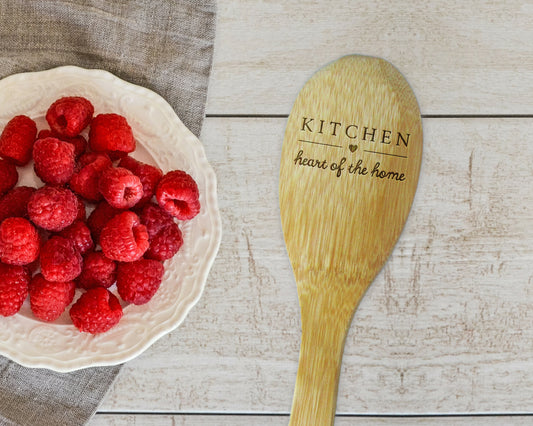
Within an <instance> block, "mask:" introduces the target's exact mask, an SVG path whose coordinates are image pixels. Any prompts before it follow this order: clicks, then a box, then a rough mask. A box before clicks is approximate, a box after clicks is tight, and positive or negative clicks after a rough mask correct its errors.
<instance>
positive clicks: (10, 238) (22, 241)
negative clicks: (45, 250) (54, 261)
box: [0, 217, 40, 265]
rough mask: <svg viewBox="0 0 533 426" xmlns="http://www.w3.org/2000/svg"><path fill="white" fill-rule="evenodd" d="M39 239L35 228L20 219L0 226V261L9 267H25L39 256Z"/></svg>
mask: <svg viewBox="0 0 533 426" xmlns="http://www.w3.org/2000/svg"><path fill="white" fill-rule="evenodd" d="M39 245H40V239H39V234H38V232H37V230H36V229H35V227H34V226H33V225H32V224H31V223H30V222H29V221H28V220H26V219H23V218H21V217H10V218H7V219H6V220H4V221H3V222H2V224H0V260H1V261H2V262H4V263H8V264H10V265H27V264H28V263H32V262H33V261H34V260H35V259H37V257H38V256H39Z"/></svg>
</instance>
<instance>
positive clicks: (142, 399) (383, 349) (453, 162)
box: [100, 118, 533, 414]
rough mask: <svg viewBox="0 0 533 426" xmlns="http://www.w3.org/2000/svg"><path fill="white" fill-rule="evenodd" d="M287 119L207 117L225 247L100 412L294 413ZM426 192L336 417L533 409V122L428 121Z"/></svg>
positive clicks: (365, 328)
mask: <svg viewBox="0 0 533 426" xmlns="http://www.w3.org/2000/svg"><path fill="white" fill-rule="evenodd" d="M285 124H286V119H281V118H280V119H242V118H235V119H229V118H211V119H208V120H207V121H206V124H205V128H204V132H203V135H202V140H203V141H204V145H205V147H206V151H207V155H208V158H209V159H210V161H211V163H212V164H213V166H214V168H215V171H216V173H217V175H218V178H219V194H220V195H219V203H220V208H221V213H222V220H223V229H224V235H223V241H222V245H221V248H220V252H219V256H218V257H217V260H216V261H215V264H214V267H213V270H212V273H211V274H210V276H209V279H208V281H207V287H206V289H205V293H204V295H203V297H202V299H201V300H200V302H199V303H198V305H197V306H196V307H195V308H194V309H193V310H192V311H191V313H190V314H189V316H188V317H187V319H186V320H185V322H184V324H183V325H182V326H181V327H180V328H178V329H177V330H176V331H174V332H172V333H170V334H169V335H168V336H165V337H163V338H162V339H161V340H160V341H158V342H157V343H155V344H154V345H153V346H152V347H151V348H150V349H149V350H147V351H146V352H145V353H144V354H142V355H141V356H140V357H138V358H137V359H134V360H132V361H130V362H128V363H127V364H126V365H125V366H124V368H123V370H122V372H121V373H120V375H119V376H118V378H117V381H116V382H115V384H114V385H113V387H112V388H111V390H110V392H109V394H108V396H107V398H106V399H105V401H104V402H103V404H102V406H101V407H100V410H102V411H106V412H109V411H116V412H165V411H169V412H174V413H176V412H184V413H186V412H199V413H206V412H215V413H216V412H218V413H220V412H227V413H261V412H264V413H282V414H283V413H288V412H289V410H290V404H291V399H292V391H293V386H294V380H295V377H296V369H297V361H298V348H299V337H300V336H299V334H300V323H299V308H298V300H297V293H296V285H295V281H294V278H293V275H292V271H291V269H290V265H289V260H288V257H287V254H286V250H285V246H284V242H283V236H282V231H281V224H280V218H279V207H278V192H277V191H278V190H277V186H278V181H277V175H278V168H279V160H280V155H281V141H282V139H283V133H284V129H285ZM423 128H424V152H423V160H422V170H421V175H420V180H419V186H418V190H417V194H416V196H415V200H414V203H413V207H412V210H411V214H410V216H409V218H408V220H407V224H406V227H405V229H404V231H403V233H402V235H401V236H400V239H399V242H398V244H397V246H396V248H395V249H394V251H393V253H392V256H391V258H390V259H389V261H388V262H387V264H386V266H385V267H384V269H383V270H382V271H381V272H380V274H379V275H378V277H377V278H376V280H375V281H374V283H373V284H372V286H371V287H370V289H369V291H368V292H367V294H366V296H365V297H364V299H363V301H362V302H361V305H360V306H359V308H358V310H357V312H356V314H355V317H354V322H353V323H352V327H351V329H350V331H349V334H348V337H347V340H346V347H345V353H344V358H343V365H342V370H341V380H340V384H339V395H338V406H337V409H338V412H339V413H362V414H372V413H377V414H399V413H404V414H405V413H407V414H413V413H415V414H449V413H524V412H526V413H529V412H532V411H533V409H532V407H531V401H532V400H533V345H532V342H533V327H531V323H532V320H533V313H532V312H533V311H532V310H531V300H533V270H532V267H531V260H532V259H533V244H532V241H533V215H532V213H531V211H532V210H531V207H532V206H533V192H532V191H531V184H530V182H531V179H532V178H533V169H532V167H531V164H533V145H532V144H530V143H529V141H528V138H526V137H524V135H528V134H530V133H531V132H532V131H533V119H523V118H522V119H425V120H423Z"/></svg>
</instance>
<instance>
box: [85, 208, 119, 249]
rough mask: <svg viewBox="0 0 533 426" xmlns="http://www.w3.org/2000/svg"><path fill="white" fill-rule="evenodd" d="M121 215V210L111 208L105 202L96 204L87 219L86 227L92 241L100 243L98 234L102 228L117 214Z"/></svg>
mask: <svg viewBox="0 0 533 426" xmlns="http://www.w3.org/2000/svg"><path fill="white" fill-rule="evenodd" d="M119 213H122V210H120V209H116V208H114V207H111V206H110V205H109V204H107V202H106V201H101V202H100V203H98V205H97V206H96V208H95V209H94V210H93V211H92V212H91V214H90V215H89V217H88V218H87V226H88V227H89V229H90V230H91V234H92V236H93V241H94V242H95V243H98V242H99V241H100V234H101V233H102V229H104V226H105V225H106V224H107V222H109V221H110V220H111V219H113V218H114V217H115V216H116V215H117V214H119Z"/></svg>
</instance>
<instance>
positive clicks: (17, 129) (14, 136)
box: [0, 115, 37, 166]
mask: <svg viewBox="0 0 533 426" xmlns="http://www.w3.org/2000/svg"><path fill="white" fill-rule="evenodd" d="M36 135H37V125H36V124H35V121H33V120H32V119H31V118H30V117H27V116H25V115H17V116H16V117H13V118H12V119H11V120H10V121H9V122H8V123H7V124H6V127H4V131H3V132H2V134H1V135H0V156H2V157H4V158H7V159H9V160H11V161H13V162H14V163H15V164H16V165H17V166H24V165H25V164H28V162H29V161H30V159H31V150H32V148H33V142H35V136H36Z"/></svg>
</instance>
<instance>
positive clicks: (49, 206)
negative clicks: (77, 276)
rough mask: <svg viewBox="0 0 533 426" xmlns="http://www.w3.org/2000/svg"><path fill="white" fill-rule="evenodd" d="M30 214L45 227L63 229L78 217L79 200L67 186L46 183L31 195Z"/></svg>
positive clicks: (51, 229)
mask: <svg viewBox="0 0 533 426" xmlns="http://www.w3.org/2000/svg"><path fill="white" fill-rule="evenodd" d="M28 215H29V216H30V219H31V221H32V222H33V223H35V224H36V225H37V226H40V227H41V228H43V229H46V230H48V231H56V232H57V231H61V230H62V229H65V228H66V227H67V226H69V225H70V224H71V223H72V222H74V219H76V216H77V215H78V200H77V198H76V196H75V195H74V193H73V192H72V191H70V190H68V189H66V188H61V187H55V186H48V185H45V186H43V187H42V188H39V189H38V190H37V191H35V193H34V194H33V195H32V196H31V197H30V201H29V202H28ZM67 281H68V280H67Z"/></svg>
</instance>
